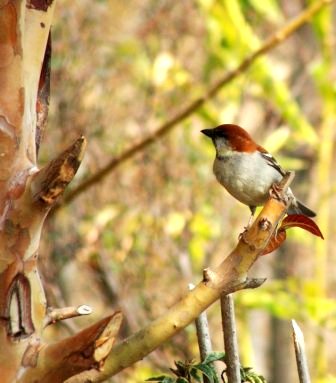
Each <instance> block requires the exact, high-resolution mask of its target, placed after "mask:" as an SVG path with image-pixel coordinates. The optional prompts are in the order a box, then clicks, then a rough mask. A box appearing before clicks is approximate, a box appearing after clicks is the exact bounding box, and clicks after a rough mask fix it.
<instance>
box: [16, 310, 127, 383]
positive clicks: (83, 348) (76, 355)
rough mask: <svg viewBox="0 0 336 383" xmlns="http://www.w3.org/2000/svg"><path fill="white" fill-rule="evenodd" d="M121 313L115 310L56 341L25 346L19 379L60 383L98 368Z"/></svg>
mask: <svg viewBox="0 0 336 383" xmlns="http://www.w3.org/2000/svg"><path fill="white" fill-rule="evenodd" d="M121 321H122V314H121V313H120V312H116V313H114V314H113V315H110V316H108V317H106V318H104V319H102V320H100V321H99V322H97V323H95V324H94V325H92V326H90V327H88V328H86V329H84V330H82V331H80V332H79V333H78V334H76V335H74V336H72V337H69V338H66V339H63V340H61V341H59V342H56V343H53V344H49V345H40V344H39V342H38V341H35V342H34V344H31V345H30V347H28V349H27V351H26V353H25V356H24V362H25V367H26V369H25V371H24V372H23V373H22V374H21V375H20V378H19V379H18V380H17V382H18V383H31V382H39V383H49V382H53V383H63V382H64V381H65V380H66V379H67V378H69V377H70V376H72V375H74V374H77V373H79V372H81V371H84V370H87V369H89V368H94V369H97V370H100V369H102V368H103V366H104V363H105V359H106V357H107V356H108V354H109V352H110V351H111V348H112V345H113V343H114V341H115V338H116V336H117V334H118V332H119V328H120V325H121Z"/></svg>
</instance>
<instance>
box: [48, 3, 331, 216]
mask: <svg viewBox="0 0 336 383" xmlns="http://www.w3.org/2000/svg"><path fill="white" fill-rule="evenodd" d="M333 1H334V0H320V1H318V2H314V3H313V4H312V5H311V6H310V7H309V8H307V9H306V10H304V11H302V12H301V13H300V14H299V15H298V16H297V17H296V18H294V19H293V20H292V21H290V22H289V23H288V24H286V25H285V26H284V27H283V28H281V29H280V30H279V31H277V32H276V33H274V34H273V35H272V36H270V37H269V38H268V39H267V40H266V41H265V42H264V43H263V44H262V45H261V47H260V48H259V49H257V50H256V51H254V52H252V53H251V54H250V55H248V56H247V57H246V58H245V59H244V60H243V61H242V62H241V63H240V64H239V65H238V66H237V67H236V68H235V69H233V70H231V71H229V72H227V73H226V74H225V75H224V76H223V77H222V78H220V79H219V80H217V82H215V83H214V84H213V85H212V86H211V87H210V88H209V89H208V91H207V92H205V94H204V95H203V96H201V97H199V98H197V99H195V100H194V101H192V102H191V103H190V104H189V105H187V106H186V107H185V108H184V109H182V110H181V111H180V112H178V113H177V114H176V115H175V116H174V117H173V118H171V119H170V120H168V121H166V122H164V123H163V124H162V125H161V126H159V127H158V128H157V129H156V130H154V132H153V133H152V134H150V135H149V136H147V137H146V138H144V139H143V140H142V141H140V142H138V143H135V144H134V145H133V146H131V147H130V148H128V149H126V150H125V151H124V152H122V153H121V154H120V155H118V156H116V157H114V158H112V159H111V160H110V161H109V162H108V163H107V164H106V165H105V166H104V167H103V168H102V169H100V170H99V171H98V172H96V173H95V174H93V175H92V176H91V177H89V178H87V179H86V180H84V181H83V182H82V183H81V184H79V185H78V186H77V187H76V188H74V189H73V190H72V191H70V192H69V193H67V194H66V195H65V196H64V198H63V201H62V204H61V205H57V206H55V208H54V211H55V210H56V209H58V208H60V207H61V206H64V205H67V204H68V203H70V202H71V201H72V200H73V199H75V198H76V197H77V196H78V195H80V194H82V193H83V192H84V191H86V190H87V189H89V188H90V187H91V186H93V185H95V184H97V183H98V182H100V181H101V180H103V179H104V178H105V177H106V176H107V175H108V174H109V173H111V172H112V171H114V170H115V169H116V168H117V167H119V166H120V165H122V164H123V163H124V162H126V161H127V160H129V159H130V158H132V157H134V156H135V155H136V154H137V153H139V152H141V151H142V150H144V149H146V148H147V147H148V146H150V145H151V144H153V143H154V142H155V141H157V140H158V139H160V138H161V137H163V136H165V135H166V134H167V133H169V132H170V131H171V130H172V128H174V127H175V126H176V125H177V124H179V123H180V122H182V121H184V120H185V119H186V118H188V117H189V116H191V115H192V114H193V113H194V112H195V111H197V110H198V109H199V108H200V107H202V106H203V105H204V104H205V103H206V102H207V101H209V100H210V99H212V98H214V97H215V96H216V95H217V93H218V92H219V91H220V90H221V89H222V88H223V87H224V86H226V85H228V84H229V83H230V82H231V81H232V80H234V79H235V78H237V77H238V76H240V75H241V74H242V73H244V72H246V70H247V69H249V68H250V66H251V65H252V64H253V63H254V62H255V61H256V60H257V59H258V58H259V57H260V56H262V55H264V54H265V53H267V52H269V51H270V50H272V49H273V48H275V47H276V46H278V45H279V44H281V43H282V42H284V41H285V40H286V39H288V38H289V37H290V36H291V35H292V34H293V33H294V32H295V31H296V30H297V29H299V28H300V27H301V26H302V25H304V24H305V23H307V22H308V21H309V20H310V19H311V18H312V17H313V16H314V15H315V14H316V13H317V12H319V11H320V10H321V9H322V8H323V7H325V6H326V5H328V4H330V3H332V2H333Z"/></svg>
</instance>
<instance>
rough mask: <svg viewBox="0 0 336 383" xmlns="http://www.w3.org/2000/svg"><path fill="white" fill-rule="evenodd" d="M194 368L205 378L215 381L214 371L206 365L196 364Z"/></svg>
mask: <svg viewBox="0 0 336 383" xmlns="http://www.w3.org/2000/svg"><path fill="white" fill-rule="evenodd" d="M194 368H196V369H198V370H200V371H201V372H202V374H203V375H205V376H206V377H207V378H209V379H212V380H214V379H216V374H215V371H214V369H213V368H212V367H211V366H209V365H207V364H203V363H199V364H196V365H195V366H194Z"/></svg>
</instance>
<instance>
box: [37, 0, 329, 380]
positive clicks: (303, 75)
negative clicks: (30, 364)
mask: <svg viewBox="0 0 336 383" xmlns="http://www.w3.org/2000/svg"><path fill="white" fill-rule="evenodd" d="M310 3H312V2H311V1H308V2H306V1H302V0H263V1H262V2H261V1H257V0H184V1H172V0H160V1H157V0H156V1H154V0H141V1H140V0H130V1H118V0H109V1H108V0H106V1H104V0H100V1H98V0H96V1H89V0H81V1H75V2H74V1H70V0H59V2H58V4H57V7H56V15H55V25H54V27H53V59H52V90H51V107H50V117H49V124H48V132H47V133H46V134H45V144H44V145H43V147H42V149H41V150H42V152H41V159H42V160H43V159H44V160H45V162H47V160H48V159H50V158H52V157H54V156H56V154H57V153H59V152H60V151H61V149H63V148H64V147H65V146H66V145H67V144H69V143H70V142H72V141H73V139H74V138H76V137H77V136H78V135H79V134H81V133H84V134H85V135H86V136H87V138H88V142H89V145H88V150H87V154H86V157H85V160H84V162H83V164H82V166H81V169H80V170H79V174H78V176H77V179H76V180H75V181H74V182H73V184H72V187H76V182H77V185H79V184H81V182H83V181H84V180H85V179H87V178H88V177H90V176H91V175H93V174H95V173H96V172H97V171H98V170H99V169H100V168H102V167H103V166H104V165H105V164H106V163H108V162H109V161H110V160H111V158H113V157H114V156H117V155H119V154H120V153H122V152H123V151H124V150H125V149H127V148H129V147H130V146H132V145H133V144H134V143H136V142H139V141H140V140H141V139H143V138H144V137H146V136H147V135H149V134H151V133H152V132H153V131H155V130H156V129H157V128H158V127H159V126H161V125H162V123H164V122H165V121H167V120H169V119H170V118H171V117H172V116H174V115H175V114H176V113H177V112H178V111H179V110H181V109H182V108H183V107H184V106H187V105H188V104H189V103H190V102H191V101H192V100H194V99H195V98H197V97H199V96H200V95H202V94H204V92H206V90H207V89H209V87H210V85H211V84H213V83H214V81H216V79H218V78H219V77H221V76H223V74H224V73H225V72H227V71H228V70H230V69H232V68H234V67H235V66H237V65H238V64H239V63H240V62H241V61H242V60H243V59H244V58H245V57H246V56H247V55H248V54H250V53H251V52H252V51H254V50H255V49H257V48H258V47H259V46H260V44H261V42H262V41H264V40H265V39H266V38H267V37H269V35H270V34H271V33H273V32H274V31H275V30H276V29H278V28H280V27H281V26H282V25H284V24H285V23H286V21H288V20H289V19H290V18H292V17H294V16H295V15H297V14H298V13H299V12H300V11H301V10H302V9H303V8H305V7H307V6H308V5H309V4H310ZM335 21H336V20H335V6H331V7H327V8H325V9H324V10H323V11H322V12H320V13H319V14H318V16H315V17H314V18H313V20H312V22H311V23H310V24H308V25H306V26H304V27H303V28H301V29H300V30H298V31H297V32H296V33H295V34H294V35H293V36H292V37H291V38H290V39H289V40H287V41H285V42H284V43H283V44H282V45H280V46H279V47H277V48H276V49H274V50H272V51H271V52H269V53H267V55H265V56H263V57H261V58H260V59H258V60H257V61H256V62H255V63H254V64H253V65H252V66H251V68H250V69H249V70H247V71H246V72H245V73H243V74H242V75H240V76H239V77H237V78H236V79H234V80H233V81H232V82H230V83H229V84H228V86H226V87H225V88H224V89H223V90H221V91H220V92H219V93H218V94H217V95H216V97H214V98H213V99H211V100H209V101H208V102H207V103H206V104H205V105H204V106H202V107H201V108H199V109H198V110H196V111H195V112H194V113H193V114H192V116H191V117H189V118H187V119H184V120H183V121H181V122H180V123H179V124H178V125H177V126H176V127H175V128H174V129H172V130H171V131H170V132H169V133H168V134H167V135H165V136H163V137H161V138H160V139H159V140H157V141H155V143H153V144H152V145H150V146H148V147H147V148H146V149H145V150H143V151H142V152H141V153H139V154H138V155H136V156H135V157H133V158H131V159H130V160H129V161H127V162H125V163H124V164H122V166H119V167H117V168H115V169H114V170H113V171H111V172H110V173H109V174H108V175H107V176H106V177H105V178H103V179H101V180H100V181H99V182H98V183H96V184H95V185H94V186H92V187H90V188H88V189H87V190H86V191H85V192H83V193H81V194H80V195H78V196H77V197H76V198H75V199H74V200H73V201H72V202H71V203H70V204H67V205H65V206H63V207H62V208H61V209H58V210H57V211H56V212H55V214H54V215H53V216H52V218H50V219H49V222H48V225H47V229H46V232H45V234H44V237H43V238H44V239H43V244H42V247H41V262H42V265H41V268H42V272H43V275H44V279H45V285H46V288H47V294H48V299H49V301H50V302H52V303H53V305H54V306H61V305H64V304H75V305H76V304H81V303H85V304H89V305H92V306H93V308H94V310H95V314H94V315H91V316H90V317H88V318H87V319H83V318H81V319H79V320H80V321H81V322H80V323H81V324H83V322H84V321H85V320H87V321H94V320H95V319H97V318H100V317H101V316H102V314H103V313H104V314H105V313H106V312H109V311H112V310H114V309H117V308H121V309H122V311H123V313H124V315H125V317H126V319H125V323H124V326H123V331H122V333H123V336H126V335H127V334H130V333H131V332H134V331H135V330H136V329H139V328H140V327H141V326H142V325H144V324H145V323H147V322H148V321H149V320H150V319H152V318H155V317H157V316H158V315H159V314H161V313H163V312H164V311H165V308H166V307H169V306H170V305H171V304H172V303H173V302H175V301H176V300H177V299H178V298H179V297H180V296H181V295H182V294H183V293H184V291H186V290H187V286H188V283H189V282H197V281H198V280H199V279H200V277H201V272H202V269H203V268H204V267H206V266H208V265H213V264H216V263H217V262H218V261H219V260H220V259H221V258H222V257H223V255H224V254H227V253H228V252H229V251H230V250H231V249H232V247H233V245H234V244H235V243H236V240H237V236H238V235H239V233H240V232H241V231H242V229H243V226H244V225H245V224H246V222H247V220H248V216H249V211H248V209H247V208H246V207H245V206H243V205H241V204H239V203H238V202H235V201H234V200H233V199H232V197H230V196H229V195H228V194H227V193H226V192H225V191H224V189H222V188H221V187H219V186H218V185H217V184H216V181H215V179H214V176H213V175H212V171H211V167H212V160H213V156H214V151H213V148H212V147H211V145H210V143H209V142H208V141H207V140H206V139H205V138H204V137H202V135H201V134H200V130H201V129H203V128H207V127H213V126H216V125H218V124H220V123H231V122H234V123H238V124H240V125H241V126H243V127H244V128H246V129H247V130H248V131H249V132H250V133H251V134H252V135H253V136H254V137H255V138H256V140H258V141H259V142H260V143H261V144H262V145H263V146H265V147H266V148H267V149H268V150H269V151H271V152H272V153H273V154H274V155H276V157H277V158H278V160H279V162H280V163H281V164H282V165H283V166H284V167H285V168H288V169H294V170H296V171H297V176H296V178H295V181H294V185H293V188H294V189H295V191H296V193H297V194H298V195H299V196H300V197H301V199H302V200H304V201H305V202H307V204H309V205H310V206H311V207H312V208H314V209H315V210H316V211H317V212H318V217H317V223H318V224H319V226H320V228H321V230H322V232H323V234H324V236H325V241H324V242H322V241H320V240H319V239H315V237H312V236H309V235H307V234H306V233H305V232H301V231H300V230H299V229H297V230H294V231H293V232H292V233H291V235H290V238H289V240H288V241H287V242H286V244H285V246H283V247H282V248H281V250H280V251H278V252H277V253H273V254H272V255H270V256H266V257H264V258H262V259H260V260H259V262H258V263H257V265H256V266H255V267H254V274H255V275H256V276H261V277H267V278H268V281H267V282H266V284H265V285H263V286H262V287H261V288H259V289H257V290H253V291H242V292H239V293H237V294H236V304H237V308H236V310H237V313H238V321H239V322H238V325H239V329H238V330H239V338H240V350H241V357H242V363H243V364H244V365H245V366H253V367H254V369H255V370H256V371H258V372H259V373H262V374H263V375H264V376H266V377H267V378H269V380H270V381H271V382H272V383H280V382H290V381H295V379H296V376H295V374H296V373H295V370H294V369H293V366H294V351H293V350H292V346H291V344H290V324H289V319H290V318H295V319H296V320H298V321H299V323H300V324H301V325H302V328H303V330H304V333H305V336H306V341H307V348H308V357H309V362H310V368H311V372H312V374H313V376H314V382H319V383H322V382H328V383H330V382H333V381H335V382H336V366H335V363H334V361H335V358H336V347H335V344H336V342H335V341H336V332H335V330H336V303H335V298H336V293H335V291H336V289H335V287H336V277H335V275H336V273H335V271H336V270H335V268H336V267H335V254H336V251H335V250H336V249H335V243H334V241H333V240H332V238H334V237H335V236H336V225H335V220H336V217H335V208H336V198H335V191H336V182H335V171H336V169H335V167H334V166H333V164H334V163H335V149H334V144H335V126H336V85H335V84H336V65H335V59H336V57H335V54H336V53H335V52H336V49H335V48H336V47H335V30H334V29H335V25H336V24H335ZM46 148H48V149H46ZM208 314H209V319H210V326H211V332H212V334H213V342H214V349H216V350H222V348H223V346H222V337H221V335H219V334H220V327H221V324H220V309H219V306H213V307H212V308H211V309H210V310H209V313H208ZM77 323H78V322H76V321H73V322H69V324H67V327H54V326H53V327H52V328H50V329H49V330H48V331H49V335H50V337H54V336H55V335H57V336H60V337H61V336H62V335H64V333H65V332H69V331H70V332H71V331H73V330H74V329H75V328H76V327H77ZM60 326H64V324H63V325H60ZM55 331H57V334H55ZM197 357H198V350H197V343H196V335H195V331H194V328H193V326H189V327H188V328H186V329H185V330H184V331H182V332H181V333H180V334H179V335H178V336H176V337H174V339H172V341H171V342H170V343H169V344H166V345H165V346H163V347H161V348H160V349H159V350H157V351H155V352H154V353H153V354H151V355H150V356H149V357H147V358H146V359H145V360H144V361H143V362H141V363H138V364H136V365H135V366H134V367H133V368H129V369H127V370H126V371H124V372H123V373H121V374H119V375H118V376H117V377H115V378H113V381H114V382H128V383H136V382H142V381H144V380H145V379H146V378H148V377H150V376H153V375H158V373H159V372H162V371H163V372H165V371H167V369H168V367H172V366H173V361H174V360H177V359H179V360H185V359H193V358H197Z"/></svg>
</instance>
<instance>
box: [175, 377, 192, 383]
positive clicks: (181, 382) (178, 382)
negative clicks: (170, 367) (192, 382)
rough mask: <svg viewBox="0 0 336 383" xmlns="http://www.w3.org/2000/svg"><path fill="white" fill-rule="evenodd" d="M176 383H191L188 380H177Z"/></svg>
mask: <svg viewBox="0 0 336 383" xmlns="http://www.w3.org/2000/svg"><path fill="white" fill-rule="evenodd" d="M176 383H189V382H188V380H187V379H186V378H177V379H176Z"/></svg>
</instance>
